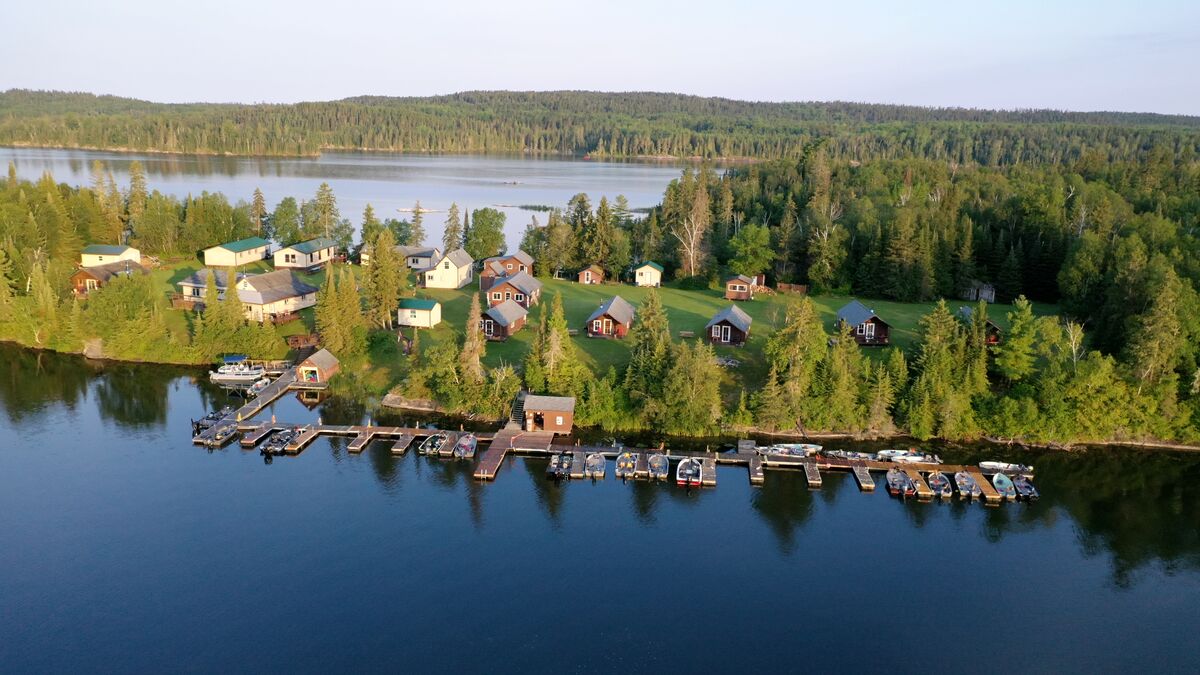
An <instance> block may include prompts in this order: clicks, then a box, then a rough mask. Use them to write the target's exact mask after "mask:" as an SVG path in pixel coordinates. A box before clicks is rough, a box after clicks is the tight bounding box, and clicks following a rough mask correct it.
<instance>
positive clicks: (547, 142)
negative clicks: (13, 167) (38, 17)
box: [0, 90, 1200, 167]
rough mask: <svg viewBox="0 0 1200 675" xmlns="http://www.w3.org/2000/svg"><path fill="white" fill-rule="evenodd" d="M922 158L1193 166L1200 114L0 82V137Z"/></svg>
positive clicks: (98, 142)
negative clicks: (240, 100)
mask: <svg viewBox="0 0 1200 675" xmlns="http://www.w3.org/2000/svg"><path fill="white" fill-rule="evenodd" d="M817 142H820V143H821V144H822V145H823V147H824V148H825V152H826V153H827V155H828V156H829V158H830V159H831V160H833V161H847V162H868V161H874V160H903V159H927V160H935V161H940V162H945V163H956V164H959V165H979V166H989V167H993V166H1018V165H1045V164H1051V165H1073V164H1075V163H1078V162H1080V161H1081V160H1084V159H1085V158H1091V159H1092V161H1101V162H1108V161H1135V160H1139V159H1141V158H1143V157H1145V156H1147V155H1148V154H1151V153H1165V154H1166V155H1167V156H1168V157H1169V158H1170V159H1172V160H1182V161H1192V160H1194V158H1195V157H1196V156H1197V150H1198V149H1200V118H1196V117H1189V116H1183V115H1156V114H1150V113H1113V112H1093V113H1076V112H1062V111H1053V110H1024V111H992V110H977V109H964V108H923V107H915V106H899V105H881V104H866V103H844V102H833V103H823V102H798V103H769V102H746V101H734V100H729V99H720V98H702V97H697V96H684V95H680V94H663V93H645V92H629V93H603V92H584V91H556V92H486V91H484V92H463V93H458V94H451V95H445V96H431V97H424V98H412V97H394V98H389V97H372V96H363V97H356V98H349V99H345V100H341V101H330V102H312V103H297V104H288V105H282V104H275V105H266V104H259V105H240V104H207V103H193V104H162V103H151V102H148V101H139V100H134V99H127V98H119V97H114V96H95V95H92V94H83V93H67V92H44V91H30V90H9V91H6V92H3V93H0V144H3V145H26V146H46V147H72V148H98V149H116V150H137V151H149V152H177V153H204V154H233V155H285V156H293V155H301V156H304V155H307V156H311V155H315V154H318V153H320V152H321V151H322V150H326V149H339V150H386V151H396V152H432V153H537V154H556V155H570V156H593V157H608V158H622V157H674V158H703V159H720V158H725V159H745V158H753V159H778V158H800V157H802V156H804V154H805V153H806V152H807V149H808V148H809V147H810V146H811V145H813V144H814V143H817Z"/></svg>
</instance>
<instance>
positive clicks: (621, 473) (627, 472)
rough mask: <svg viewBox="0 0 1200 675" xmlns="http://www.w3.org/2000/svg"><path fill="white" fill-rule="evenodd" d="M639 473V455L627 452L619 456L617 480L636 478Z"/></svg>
mask: <svg viewBox="0 0 1200 675" xmlns="http://www.w3.org/2000/svg"><path fill="white" fill-rule="evenodd" d="M636 473H637V455H636V454H634V453H632V452H629V451H628V450H626V451H625V452H622V453H621V454H619V455H617V468H616V474H617V478H620V479H622V480H624V479H626V478H635V477H636V476H635V474H636Z"/></svg>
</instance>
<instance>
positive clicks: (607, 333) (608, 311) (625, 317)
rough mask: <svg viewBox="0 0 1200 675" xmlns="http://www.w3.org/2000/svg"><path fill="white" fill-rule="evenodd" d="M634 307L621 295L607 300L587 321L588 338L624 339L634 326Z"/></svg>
mask: <svg viewBox="0 0 1200 675" xmlns="http://www.w3.org/2000/svg"><path fill="white" fill-rule="evenodd" d="M633 313H634V312H633V305H631V304H629V303H628V302H626V301H625V298H622V297H621V296H619V295H614V296H613V297H611V298H609V299H608V300H605V301H604V303H603V304H601V305H600V307H599V308H597V309H596V311H594V312H592V315H591V316H589V317H588V319H587V335H588V337H606V338H617V339H620V338H623V337H625V334H626V333H628V332H629V327H630V326H632V325H633Z"/></svg>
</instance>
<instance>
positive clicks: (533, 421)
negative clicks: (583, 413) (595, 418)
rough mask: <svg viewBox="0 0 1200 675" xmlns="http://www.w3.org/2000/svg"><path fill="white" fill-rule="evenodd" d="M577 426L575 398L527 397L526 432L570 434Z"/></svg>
mask: <svg viewBox="0 0 1200 675" xmlns="http://www.w3.org/2000/svg"><path fill="white" fill-rule="evenodd" d="M574 425H575V397H574V396H535V395H533V394H530V395H529V396H526V397H525V431H553V432H554V433H556V434H569V433H571V428H572V427H573V426H574Z"/></svg>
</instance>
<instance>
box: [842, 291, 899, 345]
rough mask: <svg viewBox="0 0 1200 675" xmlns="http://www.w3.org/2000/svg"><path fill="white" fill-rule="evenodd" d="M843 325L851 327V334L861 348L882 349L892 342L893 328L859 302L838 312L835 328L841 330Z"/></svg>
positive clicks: (849, 303) (847, 304) (852, 302)
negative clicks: (890, 335)
mask: <svg viewBox="0 0 1200 675" xmlns="http://www.w3.org/2000/svg"><path fill="white" fill-rule="evenodd" d="M843 324H845V325H847V326H850V334H851V335H853V336H854V341H855V342H857V343H858V344H859V345H860V346H863V347H882V346H884V345H887V344H888V343H889V342H890V337H889V334H890V333H891V326H890V325H888V323H887V322H886V321H884V320H883V319H881V318H879V316H878V315H876V314H875V310H873V309H871V308H870V307H867V306H866V305H864V304H862V303H861V302H859V301H858V300H851V301H850V302H848V303H846V305H845V306H844V307H842V308H841V309H839V310H838V312H837V321H836V322H835V327H836V328H838V329H839V330H840V328H841V326H842V325H843Z"/></svg>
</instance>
